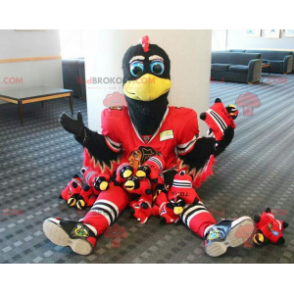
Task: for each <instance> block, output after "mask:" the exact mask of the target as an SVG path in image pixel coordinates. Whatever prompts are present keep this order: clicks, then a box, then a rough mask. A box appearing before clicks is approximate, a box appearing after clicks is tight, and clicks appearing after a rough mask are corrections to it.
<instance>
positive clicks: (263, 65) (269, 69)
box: [261, 63, 271, 74]
mask: <svg viewBox="0 0 294 294" xmlns="http://www.w3.org/2000/svg"><path fill="white" fill-rule="evenodd" d="M261 67H262V68H266V67H267V73H268V74H270V72H271V64H270V63H262V65H261Z"/></svg>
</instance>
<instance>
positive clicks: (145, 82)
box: [124, 73, 171, 101]
mask: <svg viewBox="0 0 294 294" xmlns="http://www.w3.org/2000/svg"><path fill="white" fill-rule="evenodd" d="M170 88H171V81H170V80H169V79H163V78H160V77H157V76H154V75H152V74H149V73H147V74H145V75H143V76H141V77H140V78H139V79H137V80H134V81H127V82H126V83H125V84H124V93H125V95H126V96H127V97H129V98H131V99H135V100H141V101H152V100H155V99H157V98H158V97H160V96H161V95H163V94H165V93H167V92H168V91H169V90H170Z"/></svg>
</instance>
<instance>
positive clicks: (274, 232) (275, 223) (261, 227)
mask: <svg viewBox="0 0 294 294" xmlns="http://www.w3.org/2000/svg"><path fill="white" fill-rule="evenodd" d="M254 222H255V226H256V228H257V229H258V231H259V233H257V234H255V235H254V236H253V241H254V242H255V243H256V244H257V245H262V244H263V243H267V242H271V243H274V244H284V243H285V239H284V237H283V233H282V231H283V230H284V229H285V228H287V227H288V223H286V222H284V221H280V220H277V219H275V216H274V214H272V213H271V209H270V208H267V209H266V210H265V211H264V212H263V213H262V214H261V215H260V216H258V215H255V217H254Z"/></svg>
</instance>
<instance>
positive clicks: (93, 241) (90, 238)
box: [87, 237, 96, 247]
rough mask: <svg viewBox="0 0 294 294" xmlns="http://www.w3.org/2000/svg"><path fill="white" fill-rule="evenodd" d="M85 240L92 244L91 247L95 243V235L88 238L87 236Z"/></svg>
mask: <svg viewBox="0 0 294 294" xmlns="http://www.w3.org/2000/svg"><path fill="white" fill-rule="evenodd" d="M87 241H88V242H90V243H91V244H92V245H93V247H95V245H96V238H95V237H89V238H87Z"/></svg>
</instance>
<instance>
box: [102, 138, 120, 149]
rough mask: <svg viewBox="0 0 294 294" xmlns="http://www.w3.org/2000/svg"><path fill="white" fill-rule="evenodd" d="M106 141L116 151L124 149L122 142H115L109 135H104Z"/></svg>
mask: <svg viewBox="0 0 294 294" xmlns="http://www.w3.org/2000/svg"><path fill="white" fill-rule="evenodd" d="M104 139H105V142H106V144H107V146H108V147H109V148H110V149H111V150H112V151H114V152H117V153H118V152H120V151H121V150H122V147H121V144H119V143H117V142H114V141H113V140H111V139H110V138H109V137H107V136H104Z"/></svg>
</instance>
